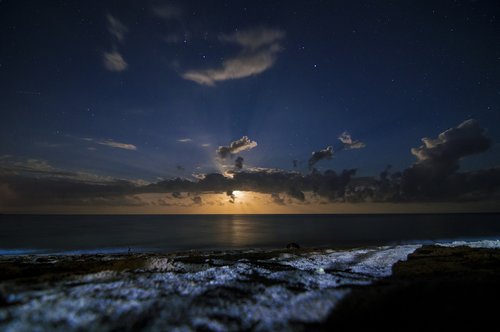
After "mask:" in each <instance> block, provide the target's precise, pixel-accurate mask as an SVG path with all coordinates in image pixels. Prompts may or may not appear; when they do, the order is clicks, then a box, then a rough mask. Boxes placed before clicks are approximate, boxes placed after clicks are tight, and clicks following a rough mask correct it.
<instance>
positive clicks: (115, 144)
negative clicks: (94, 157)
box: [96, 140, 137, 151]
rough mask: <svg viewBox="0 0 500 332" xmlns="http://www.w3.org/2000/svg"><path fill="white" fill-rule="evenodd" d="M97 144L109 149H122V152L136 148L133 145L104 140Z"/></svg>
mask: <svg viewBox="0 0 500 332" xmlns="http://www.w3.org/2000/svg"><path fill="white" fill-rule="evenodd" d="M96 143H97V144H101V145H105V146H109V147H111V148H117V149H124V150H133V151H135V150H137V146H135V145H134V144H128V143H120V142H115V141H112V140H105V141H99V142H96Z"/></svg>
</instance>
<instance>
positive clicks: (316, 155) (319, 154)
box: [308, 146, 333, 169]
mask: <svg viewBox="0 0 500 332" xmlns="http://www.w3.org/2000/svg"><path fill="white" fill-rule="evenodd" d="M332 158H333V147H332V146H327V147H326V149H323V150H319V151H314V152H312V154H311V158H309V161H308V163H309V169H312V167H313V166H314V165H315V164H316V163H317V162H318V161H320V160H323V159H327V160H329V159H332Z"/></svg>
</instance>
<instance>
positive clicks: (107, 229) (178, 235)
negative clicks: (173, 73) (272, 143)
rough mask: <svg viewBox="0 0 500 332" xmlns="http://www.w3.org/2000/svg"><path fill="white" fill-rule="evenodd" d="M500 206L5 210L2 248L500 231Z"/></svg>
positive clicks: (349, 239)
mask: <svg viewBox="0 0 500 332" xmlns="http://www.w3.org/2000/svg"><path fill="white" fill-rule="evenodd" d="M499 237H500V214H411V215H408V214H385V215H381V214H374V215H366V214H363V215H352V214H349V215H99V216H95V215H0V254H3V255H5V254H23V253H40V254H44V253H100V252H102V253H123V252H128V251H129V249H130V251H132V252H175V251H185V250H192V249H195V250H205V249H206V250H225V249H247V248H263V249H271V248H283V247H285V246H286V245H287V244H288V243H290V242H295V243H298V244H299V245H300V246H302V247H329V248H353V247H366V246H381V245H403V244H414V243H418V244H422V243H435V242H450V241H457V240H467V241H474V240H483V239H498V238H499Z"/></svg>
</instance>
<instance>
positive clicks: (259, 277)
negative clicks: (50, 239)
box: [0, 242, 500, 331]
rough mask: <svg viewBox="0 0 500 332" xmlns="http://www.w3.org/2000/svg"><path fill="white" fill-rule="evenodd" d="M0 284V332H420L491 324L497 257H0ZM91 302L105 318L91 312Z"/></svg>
mask: <svg viewBox="0 0 500 332" xmlns="http://www.w3.org/2000/svg"><path fill="white" fill-rule="evenodd" d="M492 244H496V242H495V243H490V244H489V245H492ZM470 245H474V243H471V244H470ZM475 245H479V244H477V243H476V244H475ZM483 245H488V243H486V244H483ZM0 283H1V284H2V288H0V329H2V328H6V327H9V326H10V327H12V326H18V325H16V324H21V325H22V324H27V325H22V326H23V327H24V328H25V329H30V327H33V326H38V327H40V328H41V329H42V330H46V329H47V330H48V329H51V327H54V324H55V327H57V328H59V329H67V330H78V329H82V328H84V329H101V330H102V329H105V330H106V329H115V328H125V327H126V326H127V325H123V324H129V325H130V326H134V328H137V329H146V330H155V329H171V328H174V327H182V326H184V327H189V328H193V329H198V328H201V329H204V328H205V329H208V330H210V329H211V330H224V329H227V330H242V329H250V330H257V331H260V330H269V329H285V330H295V331H302V330H318V331H326V330H331V329H336V330H344V329H345V330H347V329H350V330H351V329H352V328H353V327H360V328H373V329H389V330H391V329H393V328H394V329H399V330H422V329H431V330H432V329H434V328H435V327H436V326H439V327H443V328H444V327H450V326H457V327H459V326H460V325H461V324H472V323H473V322H479V321H481V322H482V321H487V320H488V318H494V317H495V315H494V314H493V311H494V310H495V308H496V306H495V305H492V304H491V303H493V302H492V300H493V299H494V295H493V294H500V292H499V291H500V250H498V249H489V248H471V247H464V246H456V247H453V246H452V247H445V246H436V245H424V246H410V245H408V246H396V247H378V248H356V249H350V250H332V249H325V248H303V249H277V250H225V251H213V250H212V251H185V252H177V253H165V254H159V253H132V254H91V255H22V256H2V257H0ZM82 301H83V302H82ZM478 302H482V303H479V304H478ZM100 306H104V307H106V308H107V309H106V310H107V311H106V312H102V311H99V310H97V311H96V308H99V307H100ZM162 308H163V309H162ZM167 308H168V310H167ZM165 310H167V311H165ZM170 312H173V313H172V314H170ZM181 313H184V314H181ZM68 314H70V315H73V316H72V317H73V318H72V319H73V320H74V321H67V318H66V317H67V316H68ZM124 315H125V316H124ZM179 315H180V316H179ZM455 315H459V316H460V317H459V318H462V319H456V318H453V317H454V316H455ZM34 317H35V318H34ZM88 317H93V318H92V319H90V320H89V318H88ZM452 318H453V319H454V320H452V321H450V319H452Z"/></svg>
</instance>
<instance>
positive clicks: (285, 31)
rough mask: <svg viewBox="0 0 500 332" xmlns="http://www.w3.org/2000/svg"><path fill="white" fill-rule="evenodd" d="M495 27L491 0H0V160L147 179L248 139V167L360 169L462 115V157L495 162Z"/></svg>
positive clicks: (466, 164)
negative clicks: (474, 149) (319, 154)
mask: <svg viewBox="0 0 500 332" xmlns="http://www.w3.org/2000/svg"><path fill="white" fill-rule="evenodd" d="M499 36H500V5H499V4H498V2H497V1H439V2H438V1H198V2H197V1H179V2H167V1H85V2H83V1H81V2H75V1H17V0H16V1H14V0H11V1H9V0H4V1H0V43H1V47H0V110H1V117H0V156H5V155H7V156H8V157H5V158H22V159H37V160H44V161H47V163H48V164H50V165H52V166H53V167H57V168H58V169H59V168H60V169H68V170H72V171H86V172H91V173H95V174H99V175H109V176H113V177H121V178H129V179H145V180H148V181H155V180H156V179H157V178H169V177H172V176H184V177H190V176H191V174H192V173H193V172H196V173H206V172H211V171H214V170H220V169H218V168H217V167H218V166H217V162H215V161H214V159H215V157H216V153H215V150H216V149H217V147H218V146H220V145H228V144H230V143H231V142H232V141H235V140H237V139H240V138H241V137H242V136H248V137H249V138H250V139H251V140H253V141H255V142H257V143H258V145H257V146H256V147H255V148H253V149H251V150H248V151H244V152H242V155H243V156H244V158H245V166H247V167H252V166H253V167H273V168H282V169H289V170H292V169H294V168H293V163H292V160H298V161H300V163H299V169H300V170H302V171H304V172H305V171H307V161H308V159H309V158H310V157H311V152H313V151H319V150H322V149H325V148H326V147H327V146H333V150H334V156H333V158H332V159H327V160H322V161H321V162H320V163H318V164H316V166H317V167H318V169H320V170H321V169H323V170H324V169H326V168H331V169H334V170H342V169H344V168H357V169H358V175H374V174H378V173H379V172H380V171H381V170H383V169H384V168H385V166H386V165H387V164H392V165H393V167H394V169H404V168H406V167H408V166H410V165H411V164H413V163H414V162H415V156H413V155H412V154H411V152H410V149H411V148H414V147H419V146H420V145H421V141H420V140H421V138H423V137H431V138H435V137H437V135H438V134H439V133H441V132H443V131H445V130H446V129H448V128H451V127H456V126H457V125H459V124H460V123H462V122H463V121H465V120H467V119H471V118H472V119H476V120H477V121H478V122H479V123H480V125H481V126H482V127H483V128H486V129H487V130H488V136H489V137H490V138H491V140H492V143H493V144H492V146H491V148H490V149H489V150H488V151H486V152H484V153H482V154H478V155H474V156H471V157H468V158H466V159H464V160H463V161H462V163H461V168H462V169H464V170H470V169H480V168H481V169H483V168H490V167H495V166H498V165H499V164H500V153H499V149H498V142H499V141H500V131H499V129H500V128H499V127H500V39H499ZM189 74H191V75H189ZM207 77H209V78H207ZM203 80H204V81H203ZM207 80H208V81H207ZM344 131H348V132H349V133H350V134H351V135H352V137H353V138H354V139H355V140H360V141H362V142H363V143H364V144H365V147H364V148H361V149H351V150H347V149H342V143H341V142H340V141H339V140H338V136H339V135H340V134H341V133H342V132H344ZM178 166H180V167H178Z"/></svg>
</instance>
